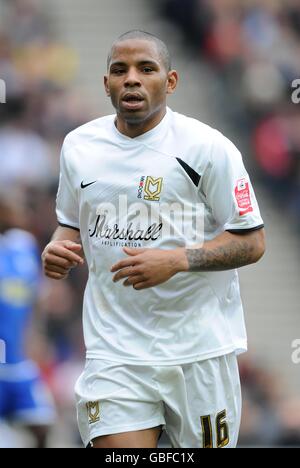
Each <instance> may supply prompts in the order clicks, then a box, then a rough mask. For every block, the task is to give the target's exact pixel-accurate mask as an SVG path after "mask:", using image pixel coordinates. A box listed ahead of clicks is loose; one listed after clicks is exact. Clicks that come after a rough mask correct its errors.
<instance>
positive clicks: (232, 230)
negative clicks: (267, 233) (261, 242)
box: [226, 224, 265, 234]
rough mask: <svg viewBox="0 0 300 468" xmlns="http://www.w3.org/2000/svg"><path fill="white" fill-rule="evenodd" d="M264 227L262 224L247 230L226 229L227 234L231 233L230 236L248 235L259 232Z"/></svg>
mask: <svg viewBox="0 0 300 468" xmlns="http://www.w3.org/2000/svg"><path fill="white" fill-rule="evenodd" d="M264 227H265V225H264V224H260V225H259V226H256V227H253V228H247V229H226V231H227V232H231V233H232V234H248V232H253V231H259V230H260V229H263V228H264Z"/></svg>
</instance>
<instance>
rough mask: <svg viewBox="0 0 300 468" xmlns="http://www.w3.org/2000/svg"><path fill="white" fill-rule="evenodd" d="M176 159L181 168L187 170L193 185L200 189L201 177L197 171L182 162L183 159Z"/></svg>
mask: <svg viewBox="0 0 300 468" xmlns="http://www.w3.org/2000/svg"><path fill="white" fill-rule="evenodd" d="M176 159H177V161H178V162H179V164H180V165H181V167H182V168H183V169H184V170H185V172H186V173H187V175H188V176H189V178H190V179H191V180H192V182H193V184H194V185H196V187H198V185H199V182H200V179H201V176H200V175H199V174H198V173H197V172H196V171H194V169H193V168H192V167H190V166H189V165H188V164H187V163H186V162H184V161H182V159H180V158H176Z"/></svg>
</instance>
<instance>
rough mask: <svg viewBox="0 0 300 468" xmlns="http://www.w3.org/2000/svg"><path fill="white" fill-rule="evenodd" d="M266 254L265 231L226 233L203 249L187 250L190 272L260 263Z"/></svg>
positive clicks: (231, 268)
mask: <svg viewBox="0 0 300 468" xmlns="http://www.w3.org/2000/svg"><path fill="white" fill-rule="evenodd" d="M264 253H265V230H264V229H260V230H258V231H254V232H250V233H247V234H232V233H230V232H224V233H223V234H221V235H220V236H218V237H216V238H215V239H214V240H212V241H210V242H206V243H205V244H204V246H203V248H201V249H187V250H186V256H187V260H188V265H189V266H188V271H224V270H233V269H235V268H241V267H243V266H246V265H251V264H252V263H256V262H258V261H259V260H260V259H261V257H262V256H263V255H264Z"/></svg>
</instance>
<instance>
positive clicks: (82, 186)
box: [81, 180, 97, 189]
mask: <svg viewBox="0 0 300 468" xmlns="http://www.w3.org/2000/svg"><path fill="white" fill-rule="evenodd" d="M96 182H97V181H96V180H95V182H90V183H89V184H84V183H83V181H82V182H81V188H82V189H85V188H87V187H89V186H90V185H94V184H95V183H96Z"/></svg>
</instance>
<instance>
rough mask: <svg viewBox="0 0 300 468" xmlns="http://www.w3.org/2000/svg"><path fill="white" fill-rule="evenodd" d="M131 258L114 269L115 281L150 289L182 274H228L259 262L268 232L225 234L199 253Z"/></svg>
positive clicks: (157, 252)
mask: <svg viewBox="0 0 300 468" xmlns="http://www.w3.org/2000/svg"><path fill="white" fill-rule="evenodd" d="M124 252H125V253H126V254H127V255H128V257H127V258H125V259H124V260H121V261H120V262H118V263H117V264H115V265H113V266H112V268H111V271H112V273H116V274H115V275H114V277H113V281H114V282H117V281H120V280H125V281H124V283H123V284H124V286H133V287H134V289H136V290H140V289H146V288H151V287H154V286H157V285H158V284H162V283H164V282H166V281H168V280H169V279H170V278H171V277H172V276H174V275H175V274H177V273H180V272H195V271H196V272H197V271H199V272H200V271H224V270H232V269H235V268H240V267H243V266H246V265H251V264H252V263H256V262H258V260H259V259H260V258H261V257H262V256H263V254H264V252H265V233H264V229H260V230H258V231H254V232H249V233H246V234H233V233H230V232H224V233H222V234H221V235H219V236H218V237H216V238H215V239H214V240H212V241H209V242H205V243H204V245H203V247H201V248H195V249H193V248H192V249H182V248H179V249H174V250H161V249H129V248H125V249H124Z"/></svg>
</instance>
